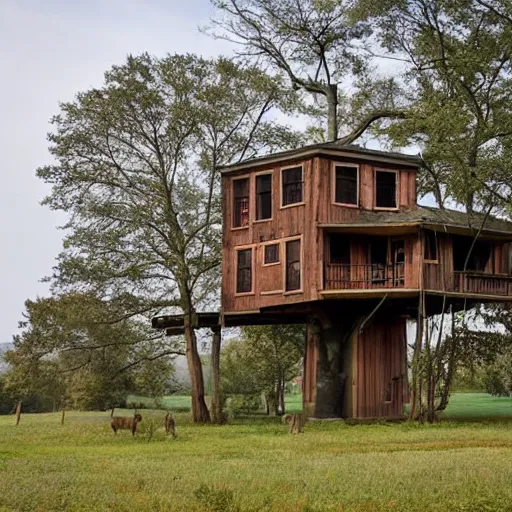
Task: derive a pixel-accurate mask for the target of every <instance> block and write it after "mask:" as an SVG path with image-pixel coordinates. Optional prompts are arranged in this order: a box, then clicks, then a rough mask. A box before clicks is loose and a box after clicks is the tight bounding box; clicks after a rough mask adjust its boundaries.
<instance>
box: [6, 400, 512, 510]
mask: <svg viewBox="0 0 512 512" xmlns="http://www.w3.org/2000/svg"><path fill="white" fill-rule="evenodd" d="M171 402H172V400H171ZM471 403H473V404H474V406H473V407H472V406H471V405H470V404H471ZM121 412H122V411H116V414H118V413H121ZM126 412H127V413H128V411H126ZM142 414H143V416H144V420H143V422H142V423H141V427H142V426H143V425H144V423H145V424H146V430H147V429H148V426H151V423H152V421H151V418H154V419H155V421H158V423H160V421H161V419H162V417H163V413H161V412H150V411H142ZM484 415H485V416H489V417H494V418H495V419H493V420H485V421H483V417H484ZM450 416H451V418H452V419H445V420H444V421H441V422H439V423H437V424H436V425H433V426H431V425H418V424H412V423H402V424H375V425H358V426H349V425H345V424H344V423H343V422H320V421H315V422H309V423H308V424H307V425H306V432H305V434H303V435H300V436H291V435H289V434H288V433H287V431H286V428H285V427H284V426H283V425H282V424H281V423H279V421H278V420H272V419H270V420H269V419H257V420H254V419H241V420H237V421H234V422H233V423H231V424H230V425H227V426H220V427H218V426H195V425H192V424H191V423H190V420H189V414H188V413H178V414H177V415H176V417H177V424H178V438H177V439H176V440H172V439H168V438H166V437H165V436H164V433H163V431H162V430H160V431H158V432H157V433H156V434H155V435H154V437H153V439H151V440H150V439H148V433H147V432H144V429H142V428H141V432H140V433H139V434H138V435H137V436H136V437H135V438H134V439H133V438H132V437H131V435H130V434H129V433H128V432H126V431H124V432H121V433H120V434H118V435H117V436H114V434H113V433H112V432H111V430H110V428H109V425H108V421H109V415H108V414H107V413H68V414H67V417H66V423H65V425H64V426H61V425H60V421H59V420H60V415H58V414H40V415H23V416H22V420H21V423H20V425H19V426H18V427H15V426H14V418H13V417H12V416H3V417H0V496H1V499H0V511H10V510H16V511H18V510H20V511H34V510H36V511H50V510H66V511H67V510H69V511H75V510H93V511H94V510H114V511H133V510H140V511H144V512H145V511H192V512H193V511H215V512H224V511H226V512H246V511H251V512H252V511H254V512H256V511H258V512H259V511H263V512H265V511H273V510H275V511H283V512H288V511H290V512H291V511H303V512H314V511H345V512H346V511H380V510H382V511H413V512H414V511H447V510H448V511H461V512H462V511H465V512H467V511H472V512H480V511H496V512H497V511H512V485H511V482H512V464H511V458H512V400H510V399H493V398H491V397H487V396H486V395H454V396H453V400H452V404H451V406H450V410H448V411H447V413H446V414H445V417H446V418H450ZM478 416H480V417H481V418H482V421H479V422H475V421H472V422H466V421H462V419H463V418H466V417H467V418H475V417H478ZM453 418H458V419H457V420H455V419H453Z"/></svg>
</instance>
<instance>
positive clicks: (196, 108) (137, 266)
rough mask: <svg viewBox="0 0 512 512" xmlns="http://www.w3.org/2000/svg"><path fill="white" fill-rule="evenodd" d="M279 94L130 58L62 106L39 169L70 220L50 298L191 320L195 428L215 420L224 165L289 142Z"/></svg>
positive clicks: (226, 74) (214, 70)
mask: <svg viewBox="0 0 512 512" xmlns="http://www.w3.org/2000/svg"><path fill="white" fill-rule="evenodd" d="M281 91H282V89H281V86H280V83H279V81H278V80H277V79H271V78H269V77H268V76H266V75H265V74H264V73H262V72H260V71H258V70H257V69H254V68H242V67H240V66H237V65H234V64H232V63H230V62H229V61H227V60H225V59H218V60H215V61H207V60H204V59H200V58H197V57H194V56H191V55H186V56H178V55H176V56H167V57H165V58H162V59H156V58H152V57H150V56H149V55H141V56H138V57H129V58H128V60H127V62H126V63H125V64H123V65H121V66H114V67H113V68H112V69H111V70H110V71H109V72H107V73H106V74H105V81H104V84H103V86H102V87H100V88H93V89H91V90H89V91H86V92H83V93H80V94H78V95H77V97H76V99H75V100H74V101H72V102H70V103H64V104H62V105H61V113H60V114H59V115H57V116H56V117H55V118H54V119H53V126H54V131H53V132H52V133H51V134H50V135H49V140H50V152H51V154H52V155H53V156H54V157H55V160H56V162H55V164H53V165H49V166H45V167H42V168H40V169H38V171H37V173H38V176H39V177H40V178H42V179H43V180H44V181H45V182H46V183H48V184H50V185H51V187H52V190H51V193H50V195H49V196H48V197H47V198H46V199H45V201H44V202H45V204H47V205H49V206H50V207H51V208H52V209H56V210H62V211H64V212H66V213H67V214H68V215H69V222H68V224H67V225H66V226H65V228H66V237H65V240H64V251H63V252H62V253H61V255H60V256H59V261H58V266H57V267H56V269H55V273H54V276H53V284H54V291H55V292H62V291H70V290H81V291H84V290H85V291H89V292H91V293H94V294H95V296H97V297H100V298H101V299H107V300H121V299H122V298H123V297H129V301H131V304H132V307H131V309H130V311H129V312H127V314H128V315H137V314H142V313H149V314H154V313H157V312H159V311H165V310H166V311H181V312H183V314H184V319H185V348H186V356H187V361H188V367H189V371H190V376H191V381H192V412H193V418H194V421H196V422H208V421H210V416H209V412H208V409H207V407H206V404H205V400H204V383H203V374H202V369H201V360H200V357H199V353H198V347H197V339H196V333H195V328H196V312H197V311H198V310H201V309H202V308H205V307H207V306H208V305H210V304H211V303H212V302H213V303H218V295H217V292H218V289H219V263H220V243H221V237H220V230H221V218H220V200H219V179H218V170H217V166H219V165H221V164H225V163H228V162H233V161H237V160H239V159H240V158H243V157H249V156H251V155H254V154H256V153H257V152H258V151H261V150H262V149H263V148H267V149H268V148H270V149H272V148H273V147H275V146H276V145H281V144H286V143H288V144H292V143H293V138H291V139H290V138H286V137H284V135H286V131H285V130H282V129H279V128H278V127H277V126H276V125H275V124H274V123H273V122H271V121H270V120H269V112H270V111H271V110H272V109H273V108H275V107H276V106H279V105H280V104H281V102H282V99H283V95H282V93H281ZM283 141H284V142H283Z"/></svg>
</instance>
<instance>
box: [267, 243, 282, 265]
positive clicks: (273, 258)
mask: <svg viewBox="0 0 512 512" xmlns="http://www.w3.org/2000/svg"><path fill="white" fill-rule="evenodd" d="M264 262H265V265H267V264H269V263H278V262H279V244H272V245H266V246H265V259H264Z"/></svg>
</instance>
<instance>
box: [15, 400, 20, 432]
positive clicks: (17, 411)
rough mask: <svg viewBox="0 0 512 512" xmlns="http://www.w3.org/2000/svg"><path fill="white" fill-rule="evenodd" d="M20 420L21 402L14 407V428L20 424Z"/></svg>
mask: <svg viewBox="0 0 512 512" xmlns="http://www.w3.org/2000/svg"><path fill="white" fill-rule="evenodd" d="M20 419H21V400H20V401H19V402H18V405H17V406H16V426H18V425H19V424H20Z"/></svg>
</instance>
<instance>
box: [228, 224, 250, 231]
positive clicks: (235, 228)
mask: <svg viewBox="0 0 512 512" xmlns="http://www.w3.org/2000/svg"><path fill="white" fill-rule="evenodd" d="M242 229H249V225H247V226H237V227H234V228H231V231H241V230H242Z"/></svg>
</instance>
